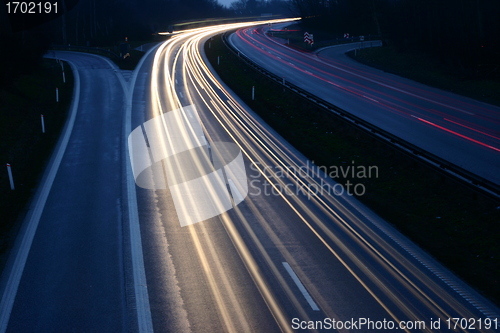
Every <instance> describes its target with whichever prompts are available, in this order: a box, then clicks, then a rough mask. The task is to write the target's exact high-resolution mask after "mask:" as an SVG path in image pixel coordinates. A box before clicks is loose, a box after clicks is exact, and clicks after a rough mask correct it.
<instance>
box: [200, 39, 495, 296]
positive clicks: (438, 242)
mask: <svg viewBox="0 0 500 333" xmlns="http://www.w3.org/2000/svg"><path fill="white" fill-rule="evenodd" d="M207 44H208V43H207ZM205 51H206V53H207V56H208V59H209V60H210V62H211V63H212V66H214V68H215V69H216V71H217V73H218V74H219V75H220V77H221V78H222V80H223V81H224V82H225V83H226V84H227V85H228V86H229V87H230V88H231V89H232V90H233V91H234V92H235V93H236V94H237V95H238V96H240V97H241V98H242V99H243V100H244V101H245V103H247V104H248V105H249V106H250V107H251V108H252V109H253V110H254V111H255V112H257V113H258V114H259V115H260V116H261V117H262V118H263V119H264V121H266V122H267V123H268V124H269V125H270V126H272V127H273V128H274V129H275V130H276V131H277V132H278V133H280V135H282V136H283V137H284V138H285V139H286V140H288V141H289V142H290V143H291V144H292V145H294V146H295V147H296V148H297V149H298V150H299V151H301V152H302V153H303V154H304V155H305V156H307V158H309V159H310V160H312V161H314V162H315V163H316V164H317V165H319V166H326V167H329V166H342V165H356V166H365V167H368V166H377V168H378V170H379V172H378V177H372V178H352V177H351V178H341V177H339V178H336V179H335V180H336V181H337V182H340V183H342V184H344V185H346V183H347V181H350V182H351V183H360V184H363V186H364V188H365V189H366V192H365V193H364V194H363V195H361V196H358V199H359V200H360V201H361V202H363V203H364V204H365V205H367V206H368V207H370V208H371V209H373V210H374V211H375V212H376V213H377V214H379V215H380V216H381V217H383V218H384V219H385V220H386V221H388V222H389V223H391V224H392V225H394V226H395V227H396V228H397V229H399V230H400V231H401V232H402V233H404V234H405V235H406V236H408V237H409V238H410V239H412V240H413V241H414V242H416V243H417V244H419V245H420V246H421V247H422V248H424V249H425V250H427V251H428V252H429V253H430V254H431V255H433V256H434V257H435V258H437V259H438V260H439V261H441V262H442V263H443V264H444V265H445V266H447V267H448V268H450V269H451V270H453V271H454V272H455V273H456V274H457V275H458V276H460V277H461V278H462V279H464V280H465V281H467V282H468V283H469V284H471V285H473V286H474V287H475V288H476V289H477V290H479V291H480V292H482V293H483V294H484V295H486V296H487V297H489V298H490V299H492V300H493V301H494V302H496V303H497V304H500V280H499V279H500V278H499V277H500V244H499V243H498V235H499V234H500V224H499V223H498V221H500V209H497V207H498V206H499V205H500V204H499V203H498V202H495V201H494V200H491V199H490V198H488V197H484V196H482V195H481V194H479V193H477V192H475V191H473V190H472V189H470V188H469V187H467V186H464V185H462V184H461V183H458V182H456V181H455V180H453V179H451V178H449V177H447V176H445V175H443V174H442V173H439V172H437V171H436V170H435V169H433V168H431V167H429V166H427V165H425V164H423V163H422V162H420V161H417V160H415V159H413V158H411V157H410V156H408V155H406V154H404V153H402V152H401V151H399V150H397V149H394V148H393V147H391V146H389V145H388V144H386V143H384V142H381V141H378V140H374V138H373V137H372V136H371V135H369V134H368V133H366V132H364V131H361V130H359V129H357V128H355V127H354V126H353V125H351V124H349V123H346V122H344V121H343V120H341V119H339V118H338V117H336V116H334V115H333V114H331V113H330V112H328V111H326V110H325V109H323V108H321V107H318V106H316V105H315V104H314V103H311V102H309V101H308V100H306V99H304V98H302V97H300V96H298V95H296V94H294V93H292V92H290V91H288V90H286V91H284V90H283V86H281V85H279V84H277V83H275V82H274V81H271V80H269V79H268V78H266V77H265V76H263V75H262V74H260V73H258V72H257V71H255V70H253V69H252V68H251V67H249V66H247V65H246V64H245V63H244V62H243V61H241V59H239V58H238V57H237V56H236V55H234V54H233V53H232V52H230V51H229V50H228V49H227V48H226V46H225V45H224V44H223V43H222V40H221V38H220V36H217V37H214V38H213V40H212V42H211V47H210V48H208V47H205ZM218 57H221V58H220V64H219V65H217V58H218ZM252 86H255V87H256V88H255V96H256V98H255V100H252V99H251V89H252Z"/></svg>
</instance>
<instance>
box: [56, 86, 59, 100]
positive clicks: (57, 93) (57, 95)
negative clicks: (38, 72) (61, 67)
mask: <svg viewBox="0 0 500 333" xmlns="http://www.w3.org/2000/svg"><path fill="white" fill-rule="evenodd" d="M56 102H57V103H59V88H56Z"/></svg>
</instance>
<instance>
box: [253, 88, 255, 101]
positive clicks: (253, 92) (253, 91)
mask: <svg viewBox="0 0 500 333" xmlns="http://www.w3.org/2000/svg"><path fill="white" fill-rule="evenodd" d="M254 100H255V86H252V101H254Z"/></svg>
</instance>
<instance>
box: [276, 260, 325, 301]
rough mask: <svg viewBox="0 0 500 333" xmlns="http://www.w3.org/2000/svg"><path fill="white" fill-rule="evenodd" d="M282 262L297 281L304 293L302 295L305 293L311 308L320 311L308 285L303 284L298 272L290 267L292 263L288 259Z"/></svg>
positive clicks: (294, 280)
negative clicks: (308, 289)
mask: <svg viewBox="0 0 500 333" xmlns="http://www.w3.org/2000/svg"><path fill="white" fill-rule="evenodd" d="M282 264H283V266H284V267H285V269H286V271H287V272H288V274H290V277H291V278H292V280H293V282H295V284H296V285H297V287H298V288H299V290H300V292H301V293H302V295H304V297H305V299H306V301H307V303H309V305H310V306H311V308H312V309H313V310H314V311H319V307H318V305H317V304H316V302H314V300H313V299H312V297H311V295H310V294H309V292H308V291H307V289H306V287H304V285H303V284H302V282H300V279H299V277H298V276H297V274H295V272H294V271H293V269H292V267H290V265H289V264H288V263H287V262H286V261H283V262H282Z"/></svg>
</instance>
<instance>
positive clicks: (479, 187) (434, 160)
mask: <svg viewBox="0 0 500 333" xmlns="http://www.w3.org/2000/svg"><path fill="white" fill-rule="evenodd" d="M231 33H232V32H226V33H224V34H222V41H223V43H224V45H226V47H227V48H228V49H229V50H230V51H231V52H232V53H234V54H235V55H236V56H237V57H239V58H240V59H241V60H242V61H243V62H245V63H246V64H247V65H249V66H251V67H252V68H254V69H255V70H257V71H259V72H260V73H262V74H264V75H265V76H267V77H268V78H270V79H271V80H273V81H276V82H277V83H279V84H281V85H282V86H284V87H285V88H286V89H289V90H290V91H292V92H294V93H296V94H298V95H300V96H302V97H303V98H306V99H308V100H309V101H311V102H313V103H315V104H316V105H318V106H320V107H322V108H323V109H325V110H327V111H329V112H330V113H333V114H335V115H337V116H338V117H340V118H342V119H344V120H345V121H347V122H350V123H351V124H353V125H355V126H357V127H358V128H360V129H361V130H364V131H365V132H368V133H369V134H371V135H372V136H374V137H376V138H378V139H380V140H382V141H384V142H387V143H389V144H391V145H392V146H393V147H395V148H397V149H399V150H401V151H403V152H404V153H406V154H408V155H410V156H411V157H413V158H416V159H417V160H419V161H422V162H424V163H426V164H428V165H430V166H432V167H434V168H435V169H436V170H438V171H439V172H442V173H444V174H446V175H449V176H451V177H453V178H454V179H456V180H458V181H460V182H462V183H465V184H467V185H469V186H470V187H472V188H473V189H475V190H476V191H479V192H480V193H483V194H486V195H487V196H489V197H491V198H493V199H495V200H499V199H500V185H497V184H495V183H493V182H491V181H489V180H487V179H485V178H483V177H480V176H478V175H476V174H474V173H472V172H470V171H467V170H465V169H463V168H461V167H459V166H457V165H455V164H453V163H451V162H449V161H446V160H444V159H442V158H440V157H438V156H436V155H434V154H432V153H430V152H428V151H426V150H424V149H422V148H420V147H418V146H415V145H414V144H411V143H409V142H408V141H405V140H403V139H401V138H399V137H397V136H395V135H393V134H391V133H389V132H387V131H385V130H383V129H381V128H379V127H377V126H374V125H372V124H370V123H369V122H367V121H365V120H363V119H361V118H359V117H356V116H354V115H352V114H351V113H349V112H347V111H346V110H344V109H342V108H340V107H338V106H336V105H334V104H331V103H330V102H327V101H325V100H323V99H321V98H319V97H318V96H315V95H313V94H311V93H310V92H308V91H306V90H304V89H302V88H299V87H298V86H296V85H294V84H293V83H290V82H286V81H285V80H283V78H282V77H280V76H278V75H276V74H274V73H271V72H270V71H268V70H267V69H265V68H263V67H261V66H260V65H258V64H257V63H255V62H254V61H253V60H251V59H250V58H248V57H247V56H245V55H244V54H242V53H241V52H239V51H238V50H236V49H235V48H234V47H233V46H232V45H231V43H229V42H228V41H227V36H228V35H229V34H231Z"/></svg>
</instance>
